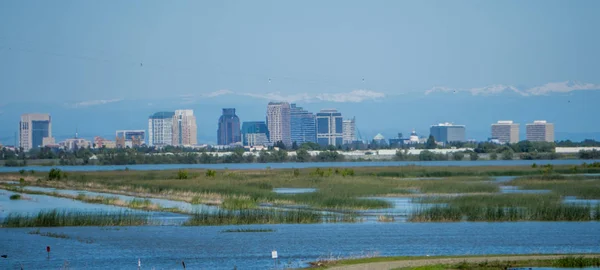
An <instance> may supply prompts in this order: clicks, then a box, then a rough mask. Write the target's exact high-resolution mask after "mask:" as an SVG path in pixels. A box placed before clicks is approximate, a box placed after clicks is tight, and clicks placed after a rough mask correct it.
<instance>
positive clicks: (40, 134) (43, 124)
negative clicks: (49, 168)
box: [19, 113, 52, 151]
mask: <svg viewBox="0 0 600 270" xmlns="http://www.w3.org/2000/svg"><path fill="white" fill-rule="evenodd" d="M50 141H52V119H51V118H50V115H49V114H47V113H30V114H23V115H21V122H20V123H19V147H21V148H23V150H24V151H29V150H30V149H32V148H39V147H43V146H44V142H50Z"/></svg>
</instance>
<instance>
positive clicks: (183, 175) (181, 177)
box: [177, 170, 188, 179]
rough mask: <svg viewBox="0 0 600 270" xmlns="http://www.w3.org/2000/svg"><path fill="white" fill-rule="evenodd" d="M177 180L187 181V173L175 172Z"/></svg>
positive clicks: (183, 171)
mask: <svg viewBox="0 0 600 270" xmlns="http://www.w3.org/2000/svg"><path fill="white" fill-rule="evenodd" d="M177 179H188V172H187V171H185V170H179V171H178V172H177Z"/></svg>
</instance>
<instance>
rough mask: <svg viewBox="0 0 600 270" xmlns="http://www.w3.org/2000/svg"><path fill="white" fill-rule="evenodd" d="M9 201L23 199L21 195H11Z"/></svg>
mask: <svg viewBox="0 0 600 270" xmlns="http://www.w3.org/2000/svg"><path fill="white" fill-rule="evenodd" d="M9 199H11V200H20V199H21V194H13V195H10V197H9Z"/></svg>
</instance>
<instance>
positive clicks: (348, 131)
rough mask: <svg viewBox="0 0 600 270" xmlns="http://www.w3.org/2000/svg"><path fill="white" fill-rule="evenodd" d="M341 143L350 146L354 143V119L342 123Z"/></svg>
mask: <svg viewBox="0 0 600 270" xmlns="http://www.w3.org/2000/svg"><path fill="white" fill-rule="evenodd" d="M342 123H343V124H342V138H343V140H342V142H343V143H344V144H351V143H353V142H354V141H356V119H355V118H354V117H353V118H352V119H346V120H344V121H343V122H342Z"/></svg>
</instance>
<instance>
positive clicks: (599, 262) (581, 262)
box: [552, 256, 600, 268]
mask: <svg viewBox="0 0 600 270" xmlns="http://www.w3.org/2000/svg"><path fill="white" fill-rule="evenodd" d="M552 265H553V266H554V267H569V268H583V267H590V266H592V267H600V257H596V258H587V257H583V256H579V257H572V256H568V257H564V258H560V259H558V260H556V261H554V263H553V264H552Z"/></svg>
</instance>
